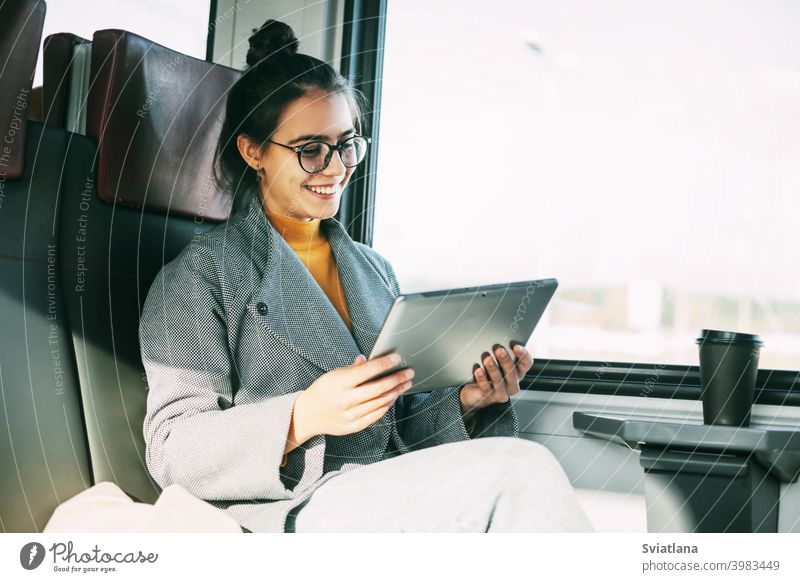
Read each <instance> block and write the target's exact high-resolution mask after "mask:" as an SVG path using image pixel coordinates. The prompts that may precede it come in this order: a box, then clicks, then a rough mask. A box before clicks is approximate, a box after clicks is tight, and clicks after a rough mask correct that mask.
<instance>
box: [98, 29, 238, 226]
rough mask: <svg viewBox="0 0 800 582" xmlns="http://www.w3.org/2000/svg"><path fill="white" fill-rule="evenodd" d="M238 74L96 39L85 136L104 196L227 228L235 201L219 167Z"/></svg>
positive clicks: (110, 35)
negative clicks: (222, 185)
mask: <svg viewBox="0 0 800 582" xmlns="http://www.w3.org/2000/svg"><path fill="white" fill-rule="evenodd" d="M240 75H241V72H240V71H237V70H235V69H230V68H228V67H223V66H220V65H216V64H214V63H209V62H206V61H202V60H199V59H195V58H192V57H189V56H186V55H183V54H181V53H178V52H175V51H173V50H170V49H168V48H165V47H163V46H161V45H159V44H156V43H154V42H152V41H150V40H147V39H146V38H142V37H141V36H137V35H135V34H133V33H130V32H126V31H124V30H99V31H97V32H95V34H94V37H93V39H92V68H91V79H90V89H89V110H88V117H87V125H86V131H87V135H89V136H90V137H94V138H96V139H97V140H98V143H99V166H98V178H97V188H98V196H99V197H100V198H101V199H102V200H105V201H106V202H111V203H117V204H123V205H125V206H130V207H134V208H144V209H145V210H148V211H152V212H158V213H166V212H168V213H174V214H178V215H183V216H189V217H201V218H203V219H208V220H220V221H221V220H224V219H226V218H227V217H228V215H229V214H230V210H231V197H230V195H229V194H224V193H221V192H219V191H218V190H217V188H216V186H215V185H214V182H213V179H212V176H213V162H214V153H215V149H216V143H217V139H218V137H219V132H220V128H221V126H222V120H223V116H224V113H225V101H226V98H227V93H228V90H229V88H230V87H231V86H232V85H233V83H234V82H235V81H236V80H237V79H238V78H239V76H240Z"/></svg>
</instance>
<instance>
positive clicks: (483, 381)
mask: <svg viewBox="0 0 800 582" xmlns="http://www.w3.org/2000/svg"><path fill="white" fill-rule="evenodd" d="M494 353H495V356H496V359H495V358H494V357H492V354H489V353H488V352H486V353H484V354H483V362H482V363H483V367H481V366H480V365H476V366H475V369H474V370H473V377H474V378H475V382H474V383H471V384H464V386H462V388H461V392H460V394H459V396H460V398H461V412H462V414H463V415H464V417H465V418H471V417H472V416H473V415H474V414H475V413H476V412H477V411H478V410H480V409H481V408H484V407H486V406H489V405H490V404H498V403H503V402H508V399H509V397H511V396H513V395H514V394H517V393H519V380H520V378H523V377H524V376H525V374H526V373H527V372H528V370H530V369H531V367H532V366H533V356H531V354H530V352H528V350H526V349H525V348H524V347H523V346H521V345H519V344H517V345H515V346H514V354H516V356H517V357H516V358H514V356H512V355H511V354H509V353H508V351H507V350H506V349H505V348H504V347H502V346H497V347H496V349H495V352H494ZM498 362H499V366H498ZM484 368H485V369H484Z"/></svg>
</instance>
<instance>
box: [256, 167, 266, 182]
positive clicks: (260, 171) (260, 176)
mask: <svg viewBox="0 0 800 582" xmlns="http://www.w3.org/2000/svg"><path fill="white" fill-rule="evenodd" d="M263 178H264V170H263V168H256V180H257V181H258V182H260V181H261V180H262V179H263Z"/></svg>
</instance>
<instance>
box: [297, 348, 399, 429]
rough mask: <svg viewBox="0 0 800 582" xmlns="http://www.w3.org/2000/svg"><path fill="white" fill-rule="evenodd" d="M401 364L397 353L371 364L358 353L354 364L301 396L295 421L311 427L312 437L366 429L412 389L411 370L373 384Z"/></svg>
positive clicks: (329, 374)
mask: <svg viewBox="0 0 800 582" xmlns="http://www.w3.org/2000/svg"><path fill="white" fill-rule="evenodd" d="M399 363H400V356H399V355H398V354H387V355H385V356H381V357H380V358H375V359H374V360H369V361H367V359H366V358H365V357H364V356H363V355H360V354H359V355H358V356H357V357H356V359H355V361H354V362H353V363H352V364H351V365H349V366H345V367H344V368H337V369H335V370H331V371H330V372H326V373H325V374H323V375H322V376H320V377H319V378H317V379H316V381H314V383H313V384H311V386H309V387H308V388H306V389H305V390H304V391H303V393H302V394H301V395H300V396H298V398H297V401H296V403H295V411H294V414H295V419H296V420H300V424H302V425H305V426H307V427H309V428H308V430H309V434H310V435H311V436H316V435H319V434H330V435H339V436H341V435H346V434H352V433H355V432H358V431H360V430H363V429H365V428H366V427H368V426H369V425H371V424H372V423H374V422H376V421H378V420H379V419H380V418H382V417H383V415H384V414H386V413H387V412H388V411H389V409H390V408H391V407H392V404H394V401H395V400H396V399H397V397H398V396H400V395H401V394H403V392H405V391H406V390H408V389H409V388H410V387H411V378H413V377H414V371H413V370H412V369H410V368H406V369H404V370H399V371H397V372H394V373H392V374H390V375H388V376H385V377H383V378H381V379H379V380H372V381H370V378H373V377H375V376H377V375H378V374H380V373H382V372H385V371H387V370H390V369H391V368H393V367H394V366H396V365H397V364H399ZM298 416H299V417H300V418H299V419H298V418H297V417H298ZM309 438H310V437H309Z"/></svg>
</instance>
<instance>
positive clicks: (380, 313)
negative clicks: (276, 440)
mask: <svg viewBox="0 0 800 582" xmlns="http://www.w3.org/2000/svg"><path fill="white" fill-rule="evenodd" d="M249 214H250V216H248V221H251V222H252V226H253V228H255V229H256V232H254V233H253V236H254V237H257V238H260V237H261V236H264V238H266V241H265V242H266V245H264V247H263V248H262V252H263V254H264V255H266V264H265V265H264V266H263V271H262V273H263V274H262V279H261V282H260V284H259V285H258V287H257V289H256V291H255V293H254V294H253V298H252V299H251V301H250V303H249V304H248V309H249V310H250V311H251V313H252V314H253V315H254V316H255V317H257V318H258V319H259V320H260V321H262V323H263V324H264V325H265V327H266V329H267V330H268V331H269V332H270V333H271V334H273V335H274V336H275V337H276V338H277V339H279V340H280V341H282V342H283V343H284V344H286V346H287V347H289V348H290V349H292V350H294V351H295V352H297V353H298V354H299V355H300V356H302V357H303V358H305V359H306V360H308V361H309V362H311V363H312V364H314V365H316V366H317V367H319V368H320V369H322V370H324V371H326V372H327V371H330V370H333V369H335V368H341V367H344V366H349V365H350V364H352V363H353V360H354V359H355V357H356V356H357V355H358V354H359V353H363V354H364V355H367V356H369V353H370V351H372V346H373V345H374V344H375V340H376V339H377V334H378V332H379V331H380V328H381V327H382V325H383V322H384V320H385V319H386V315H387V314H388V312H389V309H390V308H391V305H392V302H393V301H394V296H393V295H392V293H391V290H390V289H389V288H388V287H387V286H386V284H385V283H384V281H383V279H382V278H381V277H380V275H379V274H378V273H377V272H376V271H375V269H374V268H373V267H372V265H371V264H370V263H369V262H368V261H367V260H366V258H365V257H364V256H363V254H362V253H361V251H359V250H358V248H357V247H356V244H355V243H354V242H353V240H352V239H351V238H350V236H349V235H348V234H347V232H346V231H345V229H344V227H343V226H342V225H341V223H340V222H339V221H337V220H336V219H326V220H323V221H322V228H324V229H325V231H326V234H327V236H328V239H329V242H330V245H331V250H332V252H333V255H334V258H335V260H336V264H337V268H338V271H339V278H340V279H341V282H342V288H343V290H344V294H345V300H346V302H347V307H348V311H349V314H350V320H351V322H352V327H353V333H352V334H351V333H350V331H349V330H348V329H347V326H345V324H344V322H343V321H342V318H341V317H340V316H339V313H338V312H337V311H336V309H335V308H334V307H333V305H332V304H331V302H330V300H329V299H328V297H327V295H325V292H324V291H323V290H322V288H321V287H320V286H319V284H318V283H317V282H316V280H315V279H314V277H313V276H312V275H311V273H309V271H308V269H307V268H306V266H305V265H304V264H303V263H302V261H301V260H300V258H299V257H298V256H297V254H296V253H295V252H294V250H292V248H291V247H290V246H289V245H288V244H287V243H286V241H285V240H284V239H283V237H282V236H281V235H280V234H279V233H278V232H277V231H276V230H275V229H274V228H273V226H272V223H270V221H269V220H268V219H267V217H266V215H265V214H264V212H263V210H262V209H261V204H260V203H259V202H258V201H257V200H255V199H254V201H253V202H252V203H251V207H250V211H249ZM259 304H264V305H265V306H266V309H264V306H261V309H259Z"/></svg>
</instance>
